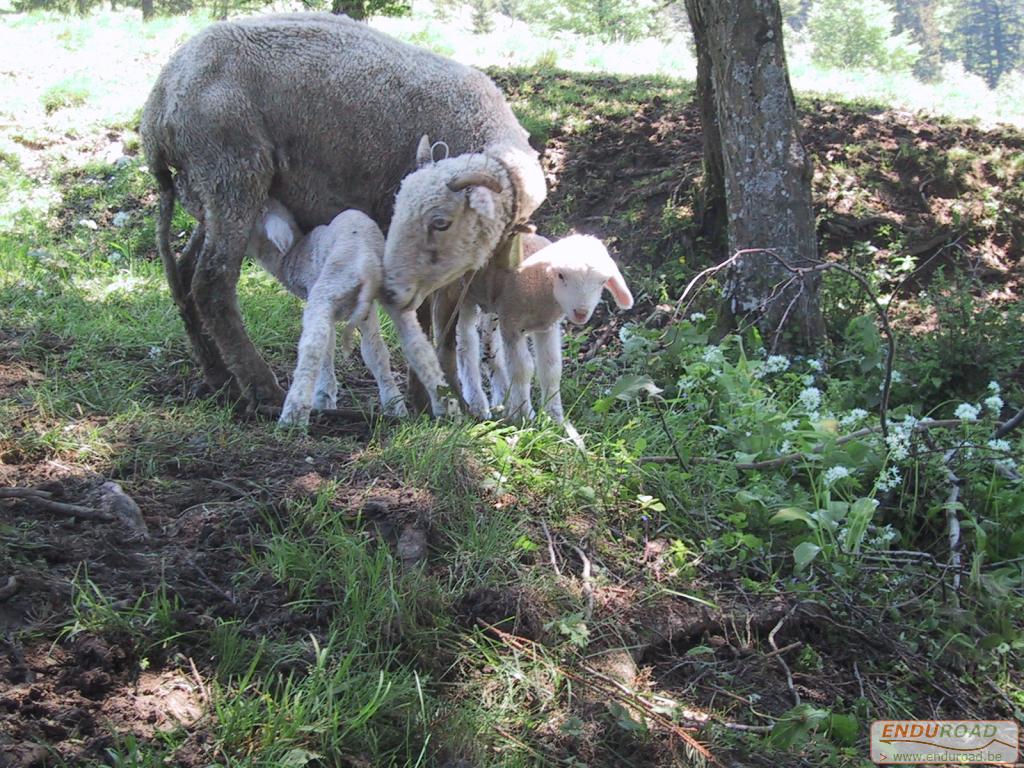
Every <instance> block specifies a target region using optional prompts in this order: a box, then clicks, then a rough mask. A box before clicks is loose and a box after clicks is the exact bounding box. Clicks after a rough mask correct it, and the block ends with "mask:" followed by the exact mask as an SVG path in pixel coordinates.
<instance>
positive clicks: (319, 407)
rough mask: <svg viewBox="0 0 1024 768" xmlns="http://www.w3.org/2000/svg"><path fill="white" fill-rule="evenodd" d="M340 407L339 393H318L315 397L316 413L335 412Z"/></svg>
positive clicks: (314, 406) (314, 407)
mask: <svg viewBox="0 0 1024 768" xmlns="http://www.w3.org/2000/svg"><path fill="white" fill-rule="evenodd" d="M337 407H338V393H337V392H335V393H334V394H333V395H332V394H329V393H327V392H317V393H316V395H314V397H313V410H314V411H333V410H334V409H335V408H337Z"/></svg>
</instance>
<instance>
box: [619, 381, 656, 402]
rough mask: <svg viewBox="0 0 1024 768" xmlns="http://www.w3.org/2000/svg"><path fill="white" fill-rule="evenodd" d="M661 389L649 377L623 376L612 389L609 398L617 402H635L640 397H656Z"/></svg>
mask: <svg viewBox="0 0 1024 768" xmlns="http://www.w3.org/2000/svg"><path fill="white" fill-rule="evenodd" d="M660 392H661V387H659V386H657V385H656V384H655V383H654V379H652V378H651V377H650V376H623V377H622V378H621V379H619V380H618V381H617V382H615V386H614V387H612V391H611V396H612V397H616V398H618V399H619V400H636V399H638V398H639V397H640V396H641V395H645V394H646V395H657V394H659V393H660Z"/></svg>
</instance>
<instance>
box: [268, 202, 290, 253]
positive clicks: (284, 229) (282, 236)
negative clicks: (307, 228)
mask: <svg viewBox="0 0 1024 768" xmlns="http://www.w3.org/2000/svg"><path fill="white" fill-rule="evenodd" d="M263 231H264V233H266V235H267V239H268V240H269V241H270V242H272V243H273V244H274V247H275V248H277V250H279V251H280V252H281V253H288V251H289V250H290V249H291V247H292V244H293V243H294V242H295V233H294V232H293V231H292V228H291V226H289V224H288V222H287V221H285V220H284V219H283V218H282V217H281V216H280V215H279V214H277V213H274V212H270V213H267V214H266V215H264V217H263Z"/></svg>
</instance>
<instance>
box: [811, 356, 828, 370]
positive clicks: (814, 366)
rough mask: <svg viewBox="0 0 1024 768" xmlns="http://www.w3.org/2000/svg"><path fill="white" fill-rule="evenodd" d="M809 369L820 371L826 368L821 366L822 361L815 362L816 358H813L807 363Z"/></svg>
mask: <svg viewBox="0 0 1024 768" xmlns="http://www.w3.org/2000/svg"><path fill="white" fill-rule="evenodd" d="M807 367H808V368H810V369H811V370H812V371H820V370H822V369H823V368H824V367H825V366H823V365H822V364H821V360H815V359H814V358H811V359H810V360H808V361H807Z"/></svg>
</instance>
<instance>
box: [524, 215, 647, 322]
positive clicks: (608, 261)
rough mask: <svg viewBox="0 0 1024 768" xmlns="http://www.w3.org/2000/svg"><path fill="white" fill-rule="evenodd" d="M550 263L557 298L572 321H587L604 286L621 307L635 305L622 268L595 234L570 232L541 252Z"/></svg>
mask: <svg viewBox="0 0 1024 768" xmlns="http://www.w3.org/2000/svg"><path fill="white" fill-rule="evenodd" d="M540 254H541V256H542V258H543V259H544V260H545V261H546V262H547V264H548V267H547V269H548V275H549V277H550V279H551V286H552V289H553V291H554V296H555V301H557V302H558V305H559V306H560V307H561V308H562V311H563V312H565V315H566V317H568V318H569V321H570V322H572V323H575V324H576V325H583V324H584V323H586V322H587V321H588V320H589V319H590V316H591V315H592V314H594V308H595V307H597V302H598V300H599V299H600V298H601V291H603V290H604V289H605V288H607V289H608V292H609V293H611V295H612V298H613V299H615V303H616V304H618V305H619V306H620V307H621V308H622V309H629V308H630V307H632V306H633V295H632V294H631V293H630V292H629V288H628V287H627V286H626V281H625V280H624V279H623V277H622V273H621V272H619V268H618V267H617V266H616V265H615V262H614V261H612V257H611V256H609V255H608V250H607V249H606V248H605V247H604V244H603V243H602V242H601V241H600V240H598V239H597V238H596V237H588V236H586V235H571V236H569V237H566V238H563V239H561V240H559V241H558V242H556V243H553V244H551V245H549V246H548V247H547V248H544V249H543V250H542V251H540Z"/></svg>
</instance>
